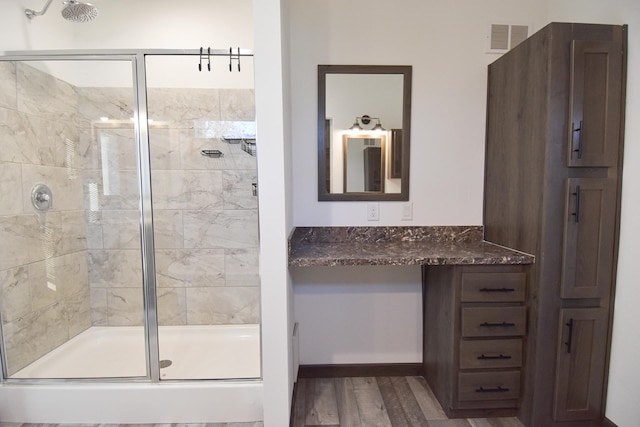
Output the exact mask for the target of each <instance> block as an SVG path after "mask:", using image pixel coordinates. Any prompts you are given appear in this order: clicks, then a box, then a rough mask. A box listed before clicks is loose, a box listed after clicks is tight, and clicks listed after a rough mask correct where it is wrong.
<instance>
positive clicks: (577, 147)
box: [572, 120, 584, 159]
mask: <svg viewBox="0 0 640 427" xmlns="http://www.w3.org/2000/svg"><path fill="white" fill-rule="evenodd" d="M583 127H584V123H583V121H582V120H580V124H579V126H578V127H577V128H576V124H575V123H574V124H573V127H572V128H573V133H574V136H573V141H574V143H573V146H574V148H573V152H574V153H577V154H578V156H577V157H578V159H581V158H582V132H583V131H582V129H583ZM576 132H577V133H578V135H577V137H578V144H576V143H575V140H576V135H575V133H576Z"/></svg>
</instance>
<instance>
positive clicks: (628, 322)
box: [549, 0, 640, 427]
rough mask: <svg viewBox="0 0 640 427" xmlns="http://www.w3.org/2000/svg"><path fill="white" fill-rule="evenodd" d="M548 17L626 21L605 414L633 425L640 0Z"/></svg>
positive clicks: (637, 371) (562, 3)
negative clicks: (622, 139) (620, 168)
mask: <svg viewBox="0 0 640 427" xmlns="http://www.w3.org/2000/svg"><path fill="white" fill-rule="evenodd" d="M549 20H552V21H571V22H594V23H609V24H628V25H629V50H628V53H629V55H628V63H627V106H626V129H625V152H624V171H623V183H622V220H621V222H622V225H621V229H620V253H619V259H618V280H617V289H616V300H615V313H614V321H613V343H612V348H611V366H610V369H609V388H608V394H607V410H606V415H607V418H609V419H610V420H612V421H613V422H614V423H616V424H617V425H619V426H620V427H627V426H637V425H639V421H638V420H640V405H638V399H637V385H638V384H639V383H640V367H639V365H638V360H640V329H639V328H638V327H637V323H638V320H639V319H638V303H639V302H640V286H638V273H637V271H636V270H635V269H636V265H635V264H636V263H637V259H636V256H637V254H639V253H640V224H638V218H640V123H638V120H637V119H636V118H637V117H640V2H638V1H637V0H610V1H606V2H603V1H600V0H587V1H585V0H553V1H549Z"/></svg>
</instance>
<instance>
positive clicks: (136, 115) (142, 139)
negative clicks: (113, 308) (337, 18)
mask: <svg viewBox="0 0 640 427" xmlns="http://www.w3.org/2000/svg"><path fill="white" fill-rule="evenodd" d="M236 52H237V53H232V50H231V48H230V49H229V50H228V51H227V50H226V49H208V50H203V49H202V48H201V49H199V50H198V49H148V50H137V49H136V50H131V49H123V50H111V49H109V50H93V51H88V50H68V51H64V50H51V51H11V52H5V54H4V55H0V61H108V60H112V61H129V62H131V65H132V81H133V89H134V102H133V107H134V111H133V128H134V136H135V142H136V145H137V151H136V153H137V163H138V168H137V175H138V185H139V190H140V202H139V203H140V204H139V208H140V240H141V258H142V287H143V295H144V298H143V300H144V302H143V309H144V332H145V353H146V362H147V363H146V367H147V375H146V377H111V378H102V377H95V378H46V379H45V378H42V379H41V378H8V376H7V366H6V352H5V346H4V336H3V331H2V325H1V324H0V356H1V357H0V367H2V369H1V372H0V373H1V375H0V384H1V383H37V384H43V383H47V382H60V381H62V382H132V381H133V382H152V383H161V382H174V381H184V380H161V379H160V350H159V348H160V344H159V338H158V301H157V289H156V265H155V243H154V235H153V232H154V228H153V205H152V195H151V157H150V154H151V153H150V145H149V144H150V142H149V123H148V105H147V73H146V71H147V70H146V62H145V57H146V56H154V55H158V56H160V55H166V56H182V55H185V56H199V57H200V59H201V60H202V58H203V57H207V56H227V57H229V60H230V63H231V61H232V59H236V58H239V57H246V56H250V57H252V56H253V51H252V50H250V49H240V48H238V49H237V51H236ZM261 376H262V373H261ZM196 381H208V380H205V379H202V380H196ZM215 381H220V380H215Z"/></svg>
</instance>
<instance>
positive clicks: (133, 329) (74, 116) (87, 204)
mask: <svg viewBox="0 0 640 427" xmlns="http://www.w3.org/2000/svg"><path fill="white" fill-rule="evenodd" d="M132 69H133V67H132V62H131V60H130V59H122V58H119V59H110V60H107V59H105V60H97V59H93V60H66V61H60V60H41V61H7V60H2V61H0V194H2V198H1V199H0V316H1V322H2V337H3V340H2V343H1V346H0V350H1V351H2V358H3V369H4V375H5V377H6V378H95V377H137V376H143V377H144V376H146V375H147V365H146V360H147V356H146V353H145V334H144V328H143V319H144V317H143V307H144V299H143V298H144V297H143V287H142V270H141V265H142V264H141V249H140V245H141V243H140V242H141V239H140V221H141V219H140V218H141V215H140V185H139V184H138V182H139V171H138V169H139V166H138V163H139V162H138V155H137V153H138V150H137V145H136V138H135V129H134V122H133V120H132V119H133V118H134V111H135V102H134V100H135V96H134V95H135V91H134V83H133V78H132Z"/></svg>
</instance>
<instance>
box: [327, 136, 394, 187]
mask: <svg viewBox="0 0 640 427" xmlns="http://www.w3.org/2000/svg"><path fill="white" fill-rule="evenodd" d="M343 141H344V148H343V156H344V161H343V165H344V166H343V171H344V185H343V186H342V187H343V192H344V193H364V192H377V193H384V192H385V169H386V167H385V166H386V165H385V164H386V161H385V159H386V157H387V156H385V155H383V153H385V150H386V136H385V135H383V134H382V133H381V132H380V134H378V135H376V134H365V135H358V134H353V135H344V136H343ZM331 181H332V182H333V184H334V185H336V184H338V181H339V179H338V177H336V179H335V180H334V179H332V180H331Z"/></svg>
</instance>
